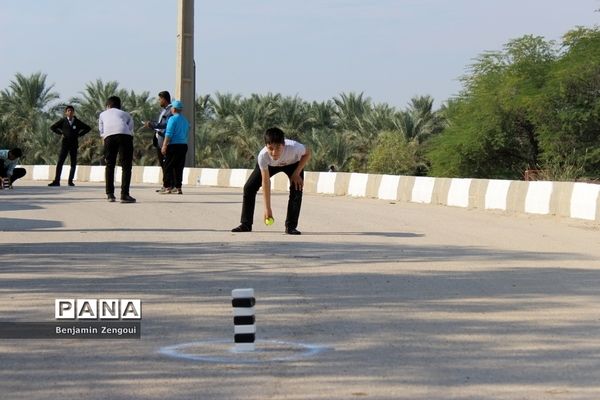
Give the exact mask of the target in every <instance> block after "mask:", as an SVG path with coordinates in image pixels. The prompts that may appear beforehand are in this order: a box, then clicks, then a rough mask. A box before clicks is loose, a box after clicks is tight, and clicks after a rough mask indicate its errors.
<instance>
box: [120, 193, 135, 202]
mask: <svg viewBox="0 0 600 400" xmlns="http://www.w3.org/2000/svg"><path fill="white" fill-rule="evenodd" d="M121 203H135V199H134V198H133V197H131V196H130V195H127V196H121Z"/></svg>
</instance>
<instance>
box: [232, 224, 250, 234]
mask: <svg viewBox="0 0 600 400" xmlns="http://www.w3.org/2000/svg"><path fill="white" fill-rule="evenodd" d="M231 232H252V227H251V226H248V225H244V224H241V225H240V226H238V227H237V228H233V229H232V230H231Z"/></svg>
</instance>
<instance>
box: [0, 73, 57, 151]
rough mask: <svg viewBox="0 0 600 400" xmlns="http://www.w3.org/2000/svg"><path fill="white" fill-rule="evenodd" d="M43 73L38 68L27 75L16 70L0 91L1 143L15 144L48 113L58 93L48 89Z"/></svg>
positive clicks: (48, 114)
mask: <svg viewBox="0 0 600 400" xmlns="http://www.w3.org/2000/svg"><path fill="white" fill-rule="evenodd" d="M46 77H47V76H46V75H45V74H42V73H41V72H37V73H34V74H32V75H30V76H29V77H27V76H24V75H22V74H16V76H15V80H13V81H10V83H9V87H8V89H4V90H3V91H2V92H0V110H2V116H1V117H0V127H4V134H3V135H2V136H3V137H2V140H3V144H4V145H5V146H8V145H9V144H10V145H18V144H19V143H20V142H21V141H22V139H23V136H24V132H34V131H35V130H36V129H38V127H39V125H40V124H39V123H40V120H43V119H45V118H49V117H50V114H51V112H52V111H53V110H52V102H54V101H55V100H57V99H58V98H59V96H58V93H56V92H53V91H52V88H53V87H54V85H49V86H48V85H47V84H46ZM21 145H22V144H21ZM26 150H29V149H26Z"/></svg>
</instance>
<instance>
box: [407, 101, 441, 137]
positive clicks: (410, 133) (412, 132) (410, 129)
mask: <svg viewBox="0 0 600 400" xmlns="http://www.w3.org/2000/svg"><path fill="white" fill-rule="evenodd" d="M398 123H399V128H400V130H402V132H404V135H405V137H406V140H408V141H411V140H414V141H416V142H417V143H423V142H424V141H425V140H426V139H428V138H430V137H431V136H433V135H435V134H437V133H440V132H441V131H442V130H443V128H444V125H443V124H444V122H443V118H442V117H441V114H439V113H437V112H435V111H433V98H432V97H431V96H417V97H413V98H412V99H411V101H410V103H409V105H408V108H407V110H406V111H404V112H402V113H401V114H400V115H399V118H398Z"/></svg>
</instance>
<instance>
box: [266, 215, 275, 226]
mask: <svg viewBox="0 0 600 400" xmlns="http://www.w3.org/2000/svg"><path fill="white" fill-rule="evenodd" d="M274 223H275V219H274V218H273V217H269V218H267V219H265V225H267V226H269V225H273V224H274Z"/></svg>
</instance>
